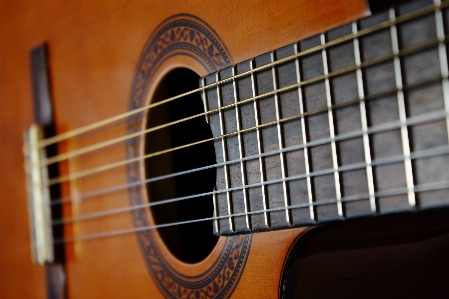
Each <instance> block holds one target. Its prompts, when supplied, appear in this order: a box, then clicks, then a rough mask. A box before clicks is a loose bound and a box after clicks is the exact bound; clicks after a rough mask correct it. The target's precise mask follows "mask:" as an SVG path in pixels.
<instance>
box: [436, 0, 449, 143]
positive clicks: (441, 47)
mask: <svg viewBox="0 0 449 299" xmlns="http://www.w3.org/2000/svg"><path fill="white" fill-rule="evenodd" d="M433 3H434V5H435V6H436V7H441V0H434V1H433ZM435 23H436V24H435V25H436V31H437V39H438V41H439V44H438V56H439V59H440V68H441V77H442V78H443V80H442V88H443V101H444V109H445V110H446V113H447V112H449V80H448V76H449V70H448V61H447V49H446V44H445V32H444V20H443V13H442V11H441V9H438V10H436V11H435ZM446 131H447V134H448V136H447V138H448V142H449V118H446Z"/></svg>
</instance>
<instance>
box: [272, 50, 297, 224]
mask: <svg viewBox="0 0 449 299" xmlns="http://www.w3.org/2000/svg"><path fill="white" fill-rule="evenodd" d="M270 61H271V62H274V61H275V57H274V53H273V52H272V53H271V55H270ZM271 73H272V77H273V90H277V89H278V86H277V79H276V69H275V68H274V67H272V68H271ZM274 105H275V113H276V120H277V121H279V120H280V119H281V115H280V114H281V113H280V105H279V96H278V94H275V95H274ZM276 127H277V135H278V146H279V150H282V148H283V147H284V144H283V134H282V127H281V124H280V123H279V122H278V123H277V125H276ZM279 158H280V164H281V177H282V179H283V181H282V191H283V197H284V206H285V207H286V209H285V221H286V223H287V224H288V225H291V223H292V221H291V215H290V210H289V209H288V208H287V207H288V206H289V199H288V198H289V197H288V190H287V182H286V181H285V177H286V172H285V170H286V166H285V155H284V153H283V152H281V153H280V154H279Z"/></svg>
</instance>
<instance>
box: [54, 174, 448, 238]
mask: <svg viewBox="0 0 449 299" xmlns="http://www.w3.org/2000/svg"><path fill="white" fill-rule="evenodd" d="M332 170H333V169H332ZM443 189H449V181H440V182H433V183H426V184H420V185H415V186H414V187H413V191H414V192H426V191H435V190H443ZM409 191H410V190H409V189H408V188H406V187H402V188H396V189H389V190H385V191H379V192H375V193H374V196H375V197H377V198H378V197H387V196H395V195H402V194H407V193H408V192H409ZM369 197H370V195H369V194H368V193H363V194H357V195H352V196H345V197H341V199H340V202H342V203H347V202H355V201H360V200H366V199H369ZM336 203H337V199H335V198H334V199H329V200H325V201H319V202H313V203H303V204H294V205H289V206H287V207H276V208H268V209H264V210H256V211H249V212H242V213H234V214H230V215H223V216H214V217H207V218H201V219H193V220H187V221H178V222H171V223H164V224H155V225H148V226H141V227H136V228H129V229H120V230H113V231H106V232H99V233H92V234H85V235H80V236H76V237H72V238H63V239H56V240H54V241H53V242H52V244H53V245H56V244H62V243H69V242H77V241H85V240H92V239H99V238H105V237H112V236H117V235H123V234H129V233H135V232H141V231H146V230H152V229H159V228H163V227H169V226H178V225H184V224H190V223H196V222H203V221H215V220H220V219H227V218H230V217H239V216H246V215H253V214H260V213H266V212H277V211H284V210H285V209H290V210H292V209H301V208H310V207H312V206H313V207H316V206H324V205H331V204H336Z"/></svg>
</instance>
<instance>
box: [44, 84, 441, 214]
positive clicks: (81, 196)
mask: <svg viewBox="0 0 449 299" xmlns="http://www.w3.org/2000/svg"><path fill="white" fill-rule="evenodd" d="M442 79H443V78H438V79H432V80H428V81H425V82H420V83H417V84H413V85H409V86H407V85H404V86H403V91H409V90H413V89H416V88H421V87H424V86H426V85H430V84H434V83H437V82H440V81H441V80H442ZM395 93H397V89H396V88H394V89H392V90H390V91H386V92H380V93H376V94H371V95H368V96H365V97H364V101H365V102H366V101H370V100H374V99H376V98H381V97H385V96H388V95H392V94H395ZM356 100H358V99H354V100H353V101H356ZM358 101H360V100H358ZM424 117H426V118H428V119H431V116H428V115H425V116H424ZM409 121H411V120H410V119H409ZM377 127H378V126H375V127H371V128H368V130H369V131H370V132H372V133H375V132H378V130H377V129H376V128H377ZM343 135H345V134H340V135H337V136H335V137H336V140H337V141H338V140H344V139H345V138H347V137H344V136H343ZM351 136H352V135H351ZM315 143H316V141H315ZM315 143H312V145H314V144H315ZM304 147H309V145H307V146H304ZM301 148H302V145H297V146H290V147H286V148H284V149H282V151H280V150H274V151H270V152H265V153H261V154H256V155H251V156H247V157H244V158H242V159H236V160H230V161H226V162H224V163H216V164H213V165H207V166H203V167H199V168H194V169H189V170H185V171H180V172H175V173H170V174H166V175H162V176H157V177H152V178H148V179H146V180H143V181H139V182H133V183H127V184H123V185H119V186H114V187H107V188H104V189H98V190H92V191H88V192H85V193H81V194H77V195H76V196H67V197H63V198H58V199H54V200H52V201H51V203H49V205H50V206H54V205H59V204H63V203H66V202H70V201H72V200H73V199H74V198H76V200H81V199H85V198H89V197H94V196H98V195H103V194H106V193H110V192H115V191H119V190H122V189H126V188H128V187H134V186H137V185H144V184H147V183H152V182H156V181H160V180H164V179H168V178H172V177H176V176H181V175H185V174H189V173H192V172H197V171H202V170H206V169H210V168H216V167H221V166H225V165H230V164H234V163H239V162H242V161H247V160H252V159H258V158H260V157H266V156H270V155H275V154H280V153H281V152H288V151H292V150H297V149H301Z"/></svg>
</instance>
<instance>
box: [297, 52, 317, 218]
mask: <svg viewBox="0 0 449 299" xmlns="http://www.w3.org/2000/svg"><path fill="white" fill-rule="evenodd" d="M296 53H298V45H297V44H295V54H296ZM295 67H296V82H298V83H299V82H301V69H300V67H299V58H297V59H296V60H295ZM298 100H299V114H301V127H302V132H301V133H302V143H303V144H304V168H305V171H306V182H307V199H308V200H309V204H310V208H309V213H310V219H311V220H312V221H316V217H315V209H314V206H313V195H312V182H311V178H310V165H309V148H308V143H307V142H308V141H307V127H306V119H305V117H304V98H303V91H302V87H301V86H299V87H298Z"/></svg>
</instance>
